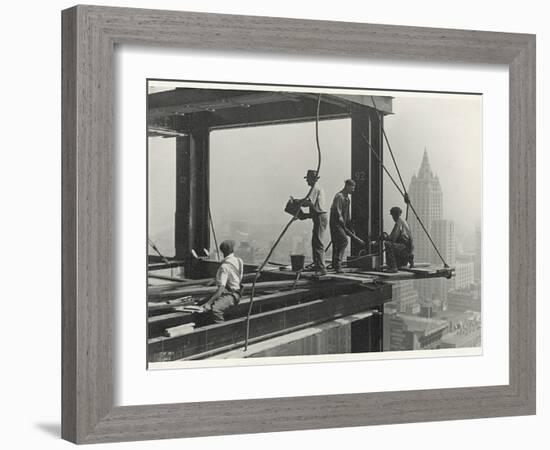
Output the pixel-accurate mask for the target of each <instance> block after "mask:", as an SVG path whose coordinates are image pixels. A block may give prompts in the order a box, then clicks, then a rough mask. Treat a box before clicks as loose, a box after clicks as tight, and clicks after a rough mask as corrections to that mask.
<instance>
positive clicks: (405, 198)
mask: <svg viewBox="0 0 550 450" xmlns="http://www.w3.org/2000/svg"><path fill="white" fill-rule="evenodd" d="M370 98H371V100H372V105H373V106H374V109H375V110H376V113H377V114H378V120H379V121H380V123H382V113H381V111H380V110H379V109H378V107H377V106H376V100H374V95H371V96H370ZM380 128H382V135H383V136H384V140H385V141H386V145H387V146H388V150H389V151H390V155H391V159H392V161H393V165H394V167H395V170H396V171H397V176H398V177H399V181H401V186H402V187H403V192H404V195H403V198H404V200H405V204H406V205H407V212H406V214H405V219H406V220H409V203H410V199H409V194H408V193H407V188H406V187H405V182H404V181H403V177H402V176H401V171H400V170H399V166H398V165H397V161H396V160H395V156H394V155H393V150H392V148H391V145H390V141H389V139H388V135H387V134H386V130H385V129H384V127H383V126H381V127H380Z"/></svg>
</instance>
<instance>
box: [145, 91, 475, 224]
mask: <svg viewBox="0 0 550 450" xmlns="http://www.w3.org/2000/svg"><path fill="white" fill-rule="evenodd" d="M396 95H397V96H396V97H395V98H394V102H393V111H394V114H393V115H390V116H386V118H385V129H386V133H387V135H388V138H389V141H390V144H391V146H392V149H393V151H394V154H395V157H396V160H397V162H398V164H399V167H400V170H401V174H402V176H403V179H404V181H405V184H406V186H407V188H408V186H409V182H410V179H411V176H412V175H413V173H416V172H418V169H419V167H420V163H421V161H422V153H423V151H424V147H426V148H427V150H428V154H429V159H430V163H431V168H432V170H433V172H434V173H435V174H437V175H439V179H440V182H441V187H442V189H443V206H444V217H445V218H447V219H452V220H454V221H455V222H456V223H457V227H458V228H459V229H460V228H462V230H465V231H470V230H473V227H474V225H475V223H476V222H478V221H479V219H480V217H481V137H482V130H481V120H482V116H481V97H479V96H456V97H452V96H442V97H441V98H426V97H425V96H422V94H418V96H415V97H402V96H399V94H396ZM319 132H320V144H321V150H322V152H323V154H322V157H323V162H322V166H321V180H320V184H321V186H322V187H323V188H324V190H325V193H326V197H327V202H330V201H331V200H332V197H333V196H334V194H335V193H336V192H337V191H338V190H339V189H341V187H342V184H343V180H344V179H346V178H349V177H350V176H351V157H350V156H351V155H350V153H351V151H350V146H351V135H350V133H351V122H350V120H349V119H347V120H333V121H323V122H321V124H320V125H319ZM210 139H211V141H210V142H211V156H210V162H211V172H210V180H211V207H212V215H213V218H214V222H215V223H219V222H220V221H227V220H239V219H242V218H243V217H245V218H247V219H248V220H250V221H252V222H257V223H267V222H273V223H283V222H285V221H286V220H288V218H289V216H288V215H287V214H285V213H284V212H283V208H284V205H285V203H286V201H287V200H288V197H289V195H294V196H301V195H304V194H305V193H306V192H307V185H306V183H305V181H304V179H303V177H304V175H305V172H306V170H307V169H309V168H315V166H316V162H317V156H316V155H317V154H316V146H315V126H314V123H305V124H291V125H278V126H265V127H250V128H244V129H237V130H220V131H214V132H213V133H212V134H211V137H210ZM174 148H175V139H162V138H150V139H149V150H150V153H149V177H150V178H149V181H150V184H149V208H150V217H149V225H150V227H151V232H155V230H158V229H160V228H165V227H170V228H172V226H173V225H172V222H173V217H174V216H173V211H174V206H173V202H174V187H173V183H174V178H175V177H174V173H173V172H174V167H173V163H174ZM385 164H386V166H387V168H388V169H389V170H390V172H391V173H392V174H395V170H394V168H393V165H392V163H391V159H390V156H389V153H388V151H387V148H386V149H385ZM386 178H387V177H386ZM395 178H396V179H397V177H395ZM394 204H401V205H402V200H401V198H400V196H399V194H398V193H397V191H396V190H395V188H394V186H393V185H392V184H391V181H389V180H388V179H386V180H385V184H384V207H385V209H389V207H390V206H392V205H394ZM385 213H386V211H385ZM167 222H168V223H167ZM384 222H385V228H386V229H388V228H389V227H390V226H391V223H390V217H389V215H386V216H385V217H384ZM297 226H298V227H300V228H301V227H308V228H309V227H311V225H310V224H307V223H300V224H298V225H297Z"/></svg>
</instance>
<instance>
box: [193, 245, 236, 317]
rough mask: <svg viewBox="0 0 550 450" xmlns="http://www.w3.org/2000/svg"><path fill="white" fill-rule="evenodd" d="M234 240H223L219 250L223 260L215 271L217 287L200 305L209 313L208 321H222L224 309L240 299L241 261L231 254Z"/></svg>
mask: <svg viewBox="0 0 550 450" xmlns="http://www.w3.org/2000/svg"><path fill="white" fill-rule="evenodd" d="M234 248H235V242H234V241H230V240H227V241H223V242H222V243H221V244H220V250H221V251H222V253H223V256H224V258H223V261H222V263H221V265H220V267H219V268H218V271H217V273H216V286H217V287H218V289H217V290H216V292H215V293H214V294H213V295H212V297H210V298H209V299H208V300H207V301H206V302H205V303H204V304H203V305H202V306H203V308H204V310H205V311H206V312H208V314H209V321H210V322H214V323H219V322H223V321H224V317H223V315H224V311H226V310H227V309H228V308H230V307H232V306H234V305H237V304H238V303H239V301H240V300H241V293H242V285H241V282H242V279H243V261H242V259H240V258H237V257H236V256H235V255H234V254H233V249H234Z"/></svg>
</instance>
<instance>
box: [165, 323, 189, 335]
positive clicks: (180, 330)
mask: <svg viewBox="0 0 550 450" xmlns="http://www.w3.org/2000/svg"><path fill="white" fill-rule="evenodd" d="M194 326H195V324H194V323H193V322H188V323H185V324H181V325H177V326H175V327H170V328H166V330H164V332H163V335H164V336H167V337H177V336H182V335H184V334H186V333H189V331H192V330H193V328H194Z"/></svg>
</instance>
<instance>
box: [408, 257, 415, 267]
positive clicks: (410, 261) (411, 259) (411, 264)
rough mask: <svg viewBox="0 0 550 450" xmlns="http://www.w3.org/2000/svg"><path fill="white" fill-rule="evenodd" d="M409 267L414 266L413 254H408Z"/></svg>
mask: <svg viewBox="0 0 550 450" xmlns="http://www.w3.org/2000/svg"><path fill="white" fill-rule="evenodd" d="M409 267H410V268H411V269H412V268H413V267H414V255H410V256H409Z"/></svg>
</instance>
